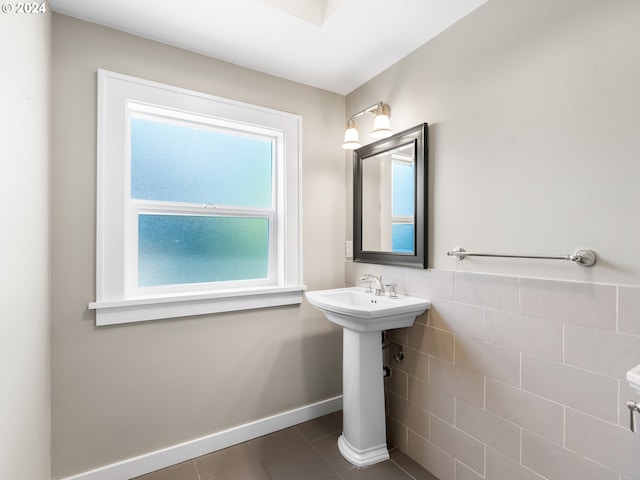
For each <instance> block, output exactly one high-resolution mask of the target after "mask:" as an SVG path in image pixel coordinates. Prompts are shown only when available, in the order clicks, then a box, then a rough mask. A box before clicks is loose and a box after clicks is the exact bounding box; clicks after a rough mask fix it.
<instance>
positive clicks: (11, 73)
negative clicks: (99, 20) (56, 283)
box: [0, 13, 51, 480]
mask: <svg viewBox="0 0 640 480" xmlns="http://www.w3.org/2000/svg"><path fill="white" fill-rule="evenodd" d="M50 43H51V15H50V14H48V13H47V14H35V15H20V14H15V13H14V14H12V13H2V14H0V58H2V63H3V67H2V75H0V92H1V93H0V105H2V113H0V132H1V137H2V140H1V141H0V204H1V205H2V227H0V229H1V233H0V286H1V288H0V379H1V384H0V478H23V479H25V480H41V479H45V478H49V459H50V407H49V367H50V360H49V353H50V351H49V154H50V138H49V131H50V108H49V106H50V96H49V84H50V79H51V47H50Z"/></svg>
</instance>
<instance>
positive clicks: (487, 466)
mask: <svg viewBox="0 0 640 480" xmlns="http://www.w3.org/2000/svg"><path fill="white" fill-rule="evenodd" d="M372 271H373V272H374V273H376V274H381V275H382V277H383V280H384V282H385V283H396V284H398V285H402V286H403V287H404V288H399V289H398V291H399V292H400V293H410V294H414V295H419V296H422V297H427V298H429V299H430V300H431V302H432V306H431V309H430V311H429V312H428V313H427V314H425V315H423V316H421V317H419V318H418V319H417V321H416V324H415V325H414V326H413V327H411V328H406V329H400V330H395V331H390V332H388V335H389V337H390V338H391V339H393V341H395V342H398V343H401V344H402V345H403V347H404V352H405V359H404V361H402V362H401V363H399V364H398V363H396V362H394V361H393V359H389V365H390V366H391V367H392V369H393V375H392V377H391V378H388V379H387V380H386V396H387V412H388V420H387V425H388V428H387V430H388V435H389V439H390V441H391V442H393V443H394V444H395V445H397V446H398V447H399V448H400V449H401V450H402V451H404V452H405V453H407V454H408V455H409V456H411V457H412V458H413V459H414V460H415V461H417V462H418V463H420V464H421V465H422V466H424V467H425V468H427V469H428V470H429V471H431V472H432V473H433V474H434V475H436V476H437V477H438V478H440V480H478V479H485V480H544V479H547V480H574V479H575V480H578V479H580V480H592V479H593V480H596V479H597V480H640V434H634V433H631V432H630V431H629V411H628V409H627V406H626V402H627V400H634V401H636V400H637V401H640V396H638V394H637V393H636V392H635V391H634V390H632V389H631V388H630V387H629V386H628V384H627V382H626V380H625V374H626V371H627V370H629V369H630V368H632V367H634V366H636V365H638V364H640V288H638V287H629V286H617V285H600V284H593V283H579V282H563V281H556V280H540V279H532V278H519V277H511V276H501V275H487V274H474V273H468V272H453V271H445V270H433V269H432V270H413V269H402V268H394V267H381V266H374V265H366V264H349V266H348V267H347V268H346V272H347V283H348V284H349V285H353V284H357V283H358V278H360V276H361V275H362V274H363V273H368V272H372ZM638 420H639V423H640V418H639V419H638Z"/></svg>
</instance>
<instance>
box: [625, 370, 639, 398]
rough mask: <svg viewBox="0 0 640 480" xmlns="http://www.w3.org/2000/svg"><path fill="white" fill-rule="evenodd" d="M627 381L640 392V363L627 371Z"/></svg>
mask: <svg viewBox="0 0 640 480" xmlns="http://www.w3.org/2000/svg"><path fill="white" fill-rule="evenodd" d="M627 382H629V385H631V387H632V388H634V389H635V390H636V391H637V392H638V393H640V365H638V366H636V367H634V368H632V369H631V370H629V371H628V372H627Z"/></svg>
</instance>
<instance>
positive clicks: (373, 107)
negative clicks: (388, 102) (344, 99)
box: [349, 101, 384, 120]
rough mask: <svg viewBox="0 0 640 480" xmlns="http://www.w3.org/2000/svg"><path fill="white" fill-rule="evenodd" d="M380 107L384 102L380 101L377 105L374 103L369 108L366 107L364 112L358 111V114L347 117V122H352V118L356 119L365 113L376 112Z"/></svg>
mask: <svg viewBox="0 0 640 480" xmlns="http://www.w3.org/2000/svg"><path fill="white" fill-rule="evenodd" d="M382 105H384V102H382V101H380V102H378V103H374V104H373V105H371V106H370V107H367V108H365V109H364V110H360V111H359V112H358V113H354V114H353V115H351V116H350V117H349V120H353V119H354V118H357V117H359V116H361V115H364V114H365V113H367V112H373V111H374V110H377V109H378V108H380V107H381V106H382Z"/></svg>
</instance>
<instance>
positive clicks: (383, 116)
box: [342, 102, 392, 150]
mask: <svg viewBox="0 0 640 480" xmlns="http://www.w3.org/2000/svg"><path fill="white" fill-rule="evenodd" d="M367 112H371V114H372V115H373V130H372V131H371V136H372V137H373V138H386V137H389V136H391V133H392V132H391V122H390V120H389V118H390V117H391V107H389V105H387V104H386V103H384V102H378V103H374V104H373V105H371V106H370V107H367V108H365V109H364V110H361V111H359V112H358V113H355V114H353V115H351V116H350V117H349V121H348V122H347V130H346V131H345V132H344V143H343V144H342V148H344V149H345V150H355V149H356V148H360V147H361V146H362V144H361V143H360V137H359V135H358V128H357V127H356V121H355V119H356V118H357V117H359V116H360V115H364V114H365V113H367Z"/></svg>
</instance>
